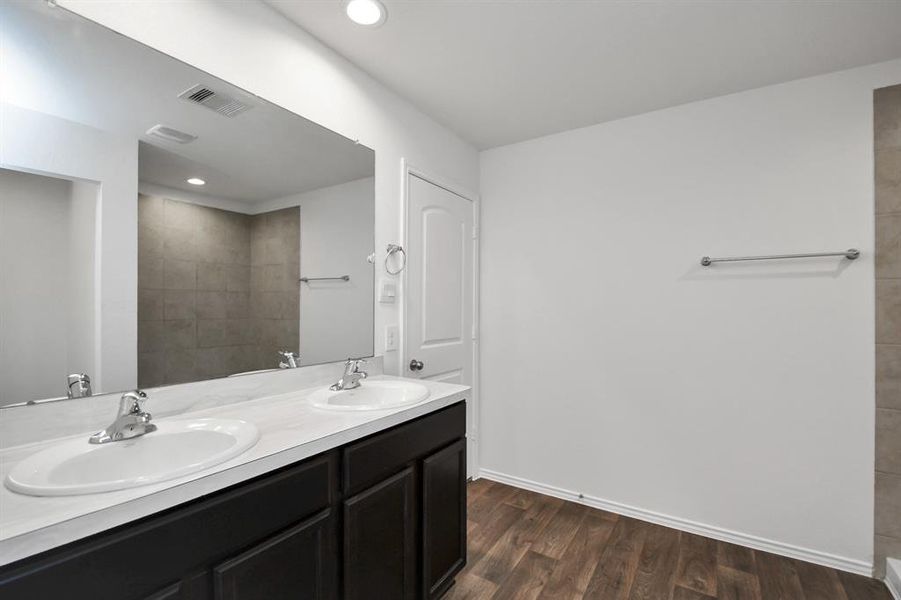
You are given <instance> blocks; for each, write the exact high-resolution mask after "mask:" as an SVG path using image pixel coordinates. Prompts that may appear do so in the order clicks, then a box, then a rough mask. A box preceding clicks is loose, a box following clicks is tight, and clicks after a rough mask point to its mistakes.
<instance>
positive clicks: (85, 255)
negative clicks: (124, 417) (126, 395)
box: [23, 181, 125, 398]
mask: <svg viewBox="0 0 901 600" xmlns="http://www.w3.org/2000/svg"><path fill="white" fill-rule="evenodd" d="M99 200H100V186H98V185H97V184H96V183H91V182H87V181H73V182H71V185H70V194H69V198H68V201H69V202H68V204H69V214H68V217H69V218H68V221H69V222H68V232H66V233H67V234H68V235H67V241H68V244H67V245H66V246H65V248H66V252H67V255H68V256H67V257H66V261H67V263H68V264H67V268H66V278H65V279H64V281H66V282H67V284H66V300H65V302H64V303H63V305H64V308H65V311H60V310H59V308H60V307H59V304H60V302H59V292H58V291H57V298H56V302H57V308H56V309H55V312H59V313H62V314H63V315H64V316H65V318H66V322H67V333H68V340H67V349H66V354H67V365H68V373H87V374H88V375H89V376H90V377H94V376H95V375H94V374H95V373H96V372H97V363H96V362H95V361H96V356H95V354H96V344H97V340H96V339H95V334H96V326H97V317H98V315H97V312H98V311H99V310H100V307H99V306H98V304H97V297H96V284H97V282H96V280H95V278H96V274H97V267H98V264H97V261H96V257H97V253H96V246H97V227H98V225H99V224H100V223H99V221H98V219H97V205H98V202H99ZM48 239H53V238H45V239H44V240H43V242H44V243H47V240H48ZM23 297H24V298H26V299H27V298H28V295H27V294H24V295H23ZM92 383H94V382H93V381H92ZM122 383H125V382H122ZM111 389H118V388H111ZM33 397H34V398H43V397H45V396H33Z"/></svg>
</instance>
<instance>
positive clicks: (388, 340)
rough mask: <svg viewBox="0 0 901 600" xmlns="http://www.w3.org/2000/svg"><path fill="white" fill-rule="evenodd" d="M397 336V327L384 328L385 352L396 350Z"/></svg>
mask: <svg viewBox="0 0 901 600" xmlns="http://www.w3.org/2000/svg"><path fill="white" fill-rule="evenodd" d="M398 335H399V334H398V329H397V325H388V326H387V327H385V352H392V351H395V350H397V341H398V340H397V337H398Z"/></svg>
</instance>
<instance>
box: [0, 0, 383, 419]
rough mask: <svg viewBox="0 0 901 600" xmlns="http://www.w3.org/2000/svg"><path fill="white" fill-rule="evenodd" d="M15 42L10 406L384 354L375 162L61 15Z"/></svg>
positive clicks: (6, 382) (3, 311)
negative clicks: (376, 297) (376, 325)
mask: <svg viewBox="0 0 901 600" xmlns="http://www.w3.org/2000/svg"><path fill="white" fill-rule="evenodd" d="M0 45H2V47H0V52H2V56H0V63H2V70H0V94H2V98H0V100H2V106H0V110H2V114H0V406H9V405H12V404H19V403H23V402H33V401H36V400H42V399H53V398H66V397H70V396H75V397H78V396H81V395H83V394H85V393H87V389H86V385H85V381H84V379H83V378H82V379H79V376H80V375H81V374H87V376H88V377H89V378H90V387H91V392H92V393H93V394H98V393H108V392H115V391H119V390H125V389H130V388H135V387H155V386H162V385H170V384H177V383H186V382H194V381H200V380H206V379H211V378H220V377H228V376H234V375H238V374H245V373H249V372H256V371H262V370H270V369H279V367H280V366H282V367H290V366H293V365H294V364H297V365H311V364H319V363H325V362H332V361H337V360H341V359H344V358H347V357H348V356H371V355H372V354H373V274H374V268H373V265H372V263H371V255H372V253H373V251H374V239H373V236H374V153H373V151H372V150H370V149H369V148H366V147H364V146H361V145H359V144H356V143H354V142H353V141H352V140H348V139H347V138H344V137H342V136H340V135H338V134H336V133H334V132H332V131H329V130H327V129H324V128H323V127H320V126H319V125H317V124H315V123H313V122H311V121H308V120H306V119H304V118H302V117H300V116H298V115H296V114H293V113H291V112H288V111H287V110H284V109H282V108H280V107H278V106H275V105H273V104H270V103H267V102H266V101H263V100H261V99H260V98H258V97H255V96H253V95H252V94H249V93H247V92H245V91H243V90H241V89H239V88H237V87H235V86H233V85H230V84H229V83H227V82H225V81H222V80H220V79H217V78H215V77H212V76H210V75H209V74H207V73H204V72H202V71H199V70H198V69H195V68H193V67H191V66H189V65H186V64H184V63H181V62H179V61H177V60H175V59H173V58H171V57H168V56H166V55H164V54H161V53H159V52H157V51H155V50H152V49H150V48H148V47H146V46H143V45H141V44H139V43H138V42H135V41H134V40H130V39H128V38H125V37H122V36H120V35H118V34H116V33H113V32H111V31H109V30H107V29H105V28H103V27H101V26H99V25H96V24H94V23H91V22H88V21H86V20H84V19H82V18H80V17H78V16H75V15H73V14H71V13H69V12H67V11H65V10H64V9H61V8H54V7H50V6H47V5H45V4H44V3H37V2H35V3H4V4H2V5H0ZM285 78H286V80H291V81H293V83H292V85H303V73H285ZM288 353H290V354H288ZM295 356H296V358H295ZM70 376H75V377H74V378H73V377H70Z"/></svg>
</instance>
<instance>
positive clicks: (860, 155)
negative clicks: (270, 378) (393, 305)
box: [481, 61, 901, 570]
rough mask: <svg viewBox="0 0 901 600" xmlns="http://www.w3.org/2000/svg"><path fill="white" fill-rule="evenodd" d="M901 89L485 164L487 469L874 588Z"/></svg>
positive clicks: (813, 85) (777, 103)
mask: <svg viewBox="0 0 901 600" xmlns="http://www.w3.org/2000/svg"><path fill="white" fill-rule="evenodd" d="M899 81H901V61H895V62H889V63H884V64H881V65H876V66H872V67H866V68H861V69H856V70H852V71H847V72H841V73H836V74H831V75H827V76H823V77H817V78H813V79H807V80H801V81H797V82H792V83H788V84H784V85H779V86H773V87H767V88H763V89H759V90H754V91H750V92H745V93H741V94H735V95H731V96H726V97H722V98H718V99H713V100H709V101H704V102H697V103H693V104H688V105H684V106H680V107H676V108H671V109H667V110H663V111H659V112H654V113H650V114H646V115H642V116H638V117H634V118H629V119H623V120H620V121H615V122H610V123H606V124H601V125H597V126H593V127H588V128H584V129H579V130H575V131H570V132H566V133H562V134H559V135H554V136H550V137H545V138H541V139H537V140H534V141H529V142H525V143H521V144H516V145H511V146H507V147H502V148H497V149H493V150H489V151H486V152H484V153H482V160H481V168H482V177H481V192H482V231H483V239H482V255H481V260H482V280H481V285H482V298H481V302H482V304H481V309H482V368H481V383H482V386H483V387H482V402H483V409H482V415H481V417H482V452H481V462H482V466H483V468H484V469H487V470H489V471H492V472H495V474H497V473H501V474H506V475H509V476H514V477H519V478H523V479H526V480H531V481H534V482H538V483H541V484H545V485H549V486H556V487H559V488H563V489H565V490H571V491H575V492H581V493H584V494H585V495H586V496H588V497H593V498H595V499H600V500H603V501H609V502H613V503H619V504H620V509H623V508H625V509H629V508H634V509H639V510H640V511H644V512H642V513H641V514H643V515H645V516H653V515H650V513H649V512H648V511H651V512H653V513H658V514H660V515H664V516H669V517H675V518H677V519H680V520H687V521H692V522H695V523H697V524H699V525H700V526H701V528H702V530H705V531H708V532H710V533H713V534H716V535H725V533H724V530H728V531H732V532H737V533H738V534H740V535H743V536H757V538H762V541H761V540H759V539H758V540H755V539H754V538H753V537H740V538H739V539H741V540H742V541H743V542H744V543H748V544H752V545H758V546H760V545H761V544H763V545H765V544H766V543H767V542H773V543H774V544H775V546H773V547H772V548H774V549H776V550H778V551H781V552H800V554H801V555H803V556H805V557H806V558H808V559H812V560H818V561H820V562H827V563H829V562H831V563H834V564H838V565H839V566H841V567H843V568H847V569H855V570H866V569H868V568H869V565H870V563H871V561H872V535H873V462H874V448H873V443H874V441H873V438H874V433H873V427H874V422H873V421H874V416H873V415H874V384H873V373H874V359H873V337H874V333H873V320H874V308H873V303H874V298H873V293H874V292H873V247H874V239H873V149H872V145H873V134H872V90H873V89H874V88H877V87H881V86H885V85H889V84H893V83H897V82H899ZM852 246H853V247H857V248H860V249H861V251H862V252H863V254H862V257H861V258H860V259H859V260H857V261H856V262H854V263H850V262H849V261H843V259H824V260H806V261H785V262H778V263H776V262H767V263H757V264H748V263H744V264H733V265H729V264H717V265H715V266H714V267H712V268H706V269H705V268H703V267H701V266H699V265H698V260H699V259H700V257H701V256H702V255H711V256H723V255H753V254H772V253H790V252H808V251H836V250H843V249H845V248H849V247H852ZM681 524H682V526H686V524H685V522H684V521H683V522H682V523H681Z"/></svg>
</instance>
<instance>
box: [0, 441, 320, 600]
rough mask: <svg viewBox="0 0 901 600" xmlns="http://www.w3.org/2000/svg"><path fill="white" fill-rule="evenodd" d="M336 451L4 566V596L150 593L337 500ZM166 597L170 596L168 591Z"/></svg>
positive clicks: (0, 591)
mask: <svg viewBox="0 0 901 600" xmlns="http://www.w3.org/2000/svg"><path fill="white" fill-rule="evenodd" d="M336 462H337V461H336V454H335V453H328V454H326V455H323V456H321V457H318V458H314V459H311V460H308V461H306V462H304V463H302V464H300V465H297V466H294V467H290V468H288V469H285V470H283V471H281V472H279V473H276V474H273V475H266V476H263V477H261V478H259V479H257V480H254V481H251V482H249V483H243V484H241V485H240V487H236V488H233V489H230V490H226V491H224V492H221V493H217V494H216V495H213V496H210V497H208V498H205V499H201V500H198V501H196V502H195V503H193V504H190V505H188V506H185V507H176V508H174V509H172V510H170V511H167V512H165V513H162V514H160V515H155V516H152V517H149V518H147V519H145V520H143V521H139V522H137V523H130V524H128V525H125V526H123V527H121V528H119V529H115V530H113V531H111V532H105V533H102V534H99V535H97V536H94V537H92V538H89V539H87V540H83V541H79V542H74V543H72V544H69V545H67V546H64V547H62V548H61V549H59V550H54V551H51V552H48V553H46V554H44V555H42V556H40V557H37V558H31V559H28V562H27V564H25V565H22V566H18V567H17V565H12V566H11V567H10V568H4V569H2V570H0V596H2V597H3V599H4V600H17V599H19V598H22V599H26V598H27V599H29V600H33V599H35V598H67V599H68V600H75V599H79V598H86V599H91V600H101V599H103V598H109V599H111V600H126V599H128V598H146V597H148V596H151V597H152V595H155V594H157V593H158V592H160V588H163V587H164V586H166V585H169V584H171V583H172V582H173V581H178V580H179V579H181V577H182V576H183V575H184V573H185V572H186V571H188V570H191V569H193V568H194V567H200V566H203V565H202V563H204V562H206V564H209V562H210V561H215V560H221V559H223V558H225V557H228V556H234V554H235V553H236V552H237V551H240V550H242V549H243V548H246V547H247V546H249V545H250V544H252V543H254V542H257V541H259V540H260V539H262V538H263V537H265V536H267V535H271V534H273V533H275V532H277V531H279V530H282V529H284V528H286V527H288V526H289V525H292V524H294V523H297V522H298V521H299V520H301V519H302V518H303V517H306V516H308V515H311V514H313V513H314V512H317V511H319V510H322V509H324V508H326V507H327V506H328V505H329V503H331V502H332V501H334V500H335V499H336V490H335V489H334V485H333V483H332V482H334V481H335V468H336ZM162 597H166V595H165V594H164V595H163V596H162Z"/></svg>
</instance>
